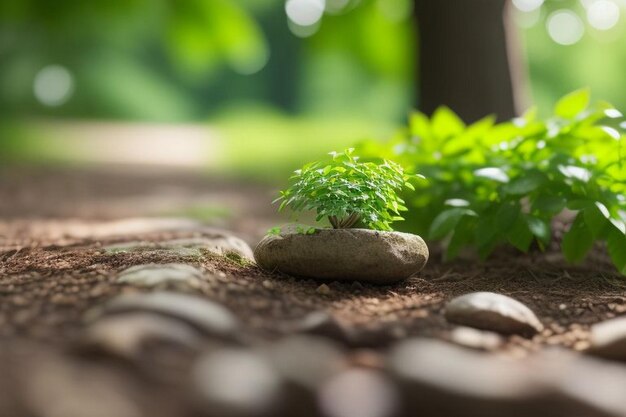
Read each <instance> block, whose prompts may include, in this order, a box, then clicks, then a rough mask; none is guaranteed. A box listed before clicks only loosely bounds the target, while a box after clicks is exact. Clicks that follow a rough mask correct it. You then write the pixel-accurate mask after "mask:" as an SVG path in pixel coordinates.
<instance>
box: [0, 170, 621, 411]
mask: <svg viewBox="0 0 626 417" xmlns="http://www.w3.org/2000/svg"><path fill="white" fill-rule="evenodd" d="M12 172H13V173H12V174H11V176H8V177H7V176H6V175H5V176H4V177H2V176H0V178H3V179H2V180H1V181H0V202H2V203H1V204H0V212H2V214H3V217H4V218H5V219H6V220H5V221H3V222H0V341H2V342H3V343H0V346H1V345H3V346H4V348H3V350H7V351H10V352H13V353H10V354H11V355H13V356H11V358H12V360H17V361H18V362H19V361H20V360H21V361H23V363H27V362H28V361H30V360H31V359H29V358H33V357H38V355H45V353H44V352H50V351H56V350H67V349H68V348H71V347H72V346H74V345H75V343H76V342H77V341H78V340H79V338H80V335H81V331H82V329H83V327H84V321H83V320H84V314H85V312H86V311H88V310H89V309H90V308H93V307H94V306H96V305H98V304H100V303H102V302H103V301H105V300H107V299H109V298H110V297H112V296H114V295H116V294H120V293H124V292H132V291H140V290H139V289H136V288H132V287H130V286H128V285H122V284H118V283H116V282H115V276H116V273H117V272H118V271H120V270H121V269H124V268H127V267H129V266H131V265H136V264H143V263H151V262H154V263H167V262H183V263H188V264H191V265H195V266H199V267H201V268H202V269H203V270H204V271H205V272H206V273H207V274H213V275H214V276H215V277H216V282H217V283H218V284H217V285H207V286H204V287H202V288H200V289H198V290H194V292H196V293H199V294H201V295H202V296H204V297H207V298H209V299H212V300H216V301H218V302H219V303H222V304H224V305H225V306H227V307H229V308H230V309H231V310H232V311H233V312H234V313H235V314H237V315H238V316H239V318H240V319H241V320H242V321H243V322H244V324H245V326H246V328H247V330H248V333H249V334H250V335H252V336H253V337H259V338H261V339H268V338H269V339H271V338H275V337H277V336H279V335H281V334H284V333H287V332H289V331H290V330H289V329H291V328H293V323H295V322H297V321H298V319H300V318H301V317H303V316H305V315H306V313H308V312H312V311H319V310H322V311H327V312H329V313H331V314H332V315H333V316H334V317H335V318H336V319H337V320H338V321H339V322H340V323H341V324H343V325H345V326H346V328H349V329H352V330H353V331H354V337H353V338H352V339H351V340H350V341H348V343H349V344H350V345H351V348H356V347H360V348H362V347H374V348H376V349H378V348H381V349H382V348H384V347H386V346H388V345H389V344H390V343H391V342H393V341H394V340H397V339H400V338H405V337H407V336H413V335H423V336H433V337H440V338H445V337H446V336H447V332H448V330H449V329H450V328H451V326H450V325H449V324H448V323H446V321H445V320H444V318H443V315H442V310H443V307H444V304H445V302H446V301H447V300H449V299H450V298H452V297H454V296H457V295H460V294H463V293H467V292H471V291H494V292H499V293H503V294H506V295H510V296H512V297H514V298H516V299H518V300H520V301H522V302H523V303H525V304H527V305H528V306H529V307H530V308H531V309H532V310H533V311H534V312H535V313H536V314H537V316H538V317H539V319H540V320H541V321H542V322H543V323H544V324H545V325H546V329H545V330H544V331H543V332H542V333H541V334H539V335H536V336H534V337H533V338H531V339H526V338H522V337H518V336H511V337H508V338H507V339H506V343H505V345H504V346H503V347H502V348H501V352H502V353H504V354H507V355H513V356H524V355H526V354H527V353H528V352H530V351H535V350H539V349H542V348H543V347H546V346H553V345H558V346H564V347H566V348H570V349H574V350H584V349H586V348H587V347H588V329H589V326H590V325H591V324H593V323H596V322H599V321H602V320H605V319H608V318H611V317H614V316H616V315H619V314H621V313H624V312H626V281H624V280H623V279H622V277H621V276H619V275H618V274H617V273H616V272H615V271H614V270H613V268H612V267H611V264H610V262H609V261H608V260H607V259H606V258H605V257H603V256H602V255H600V254H597V255H594V256H592V257H591V259H589V260H588V261H587V262H586V263H585V264H583V265H580V266H575V267H572V266H567V265H566V264H565V263H564V262H563V261H562V259H561V258H560V256H559V255H558V254H554V253H549V254H539V253H537V254H531V255H525V256H522V255H518V254H512V253H500V254H499V255H497V256H495V257H493V258H492V259H490V260H489V261H488V262H485V263H481V262H478V261H472V260H465V261H463V260H461V261H457V262H454V263H441V262H439V260H438V258H439V256H438V255H437V250H436V248H431V249H433V252H434V253H433V254H432V256H431V261H430V262H429V264H428V265H427V267H426V268H425V269H424V271H423V272H422V273H420V274H419V276H417V277H414V278H411V279H409V280H407V281H406V282H402V283H399V284H396V285H391V286H373V285H367V284H357V283H338V282H331V283H328V286H329V287H330V293H328V294H326V295H324V294H321V293H320V292H318V291H317V288H318V287H319V285H320V282H316V281H313V280H302V279H296V278H292V277H287V276H282V275H279V274H268V273H265V272H263V271H261V270H259V269H258V268H257V267H256V266H254V265H253V264H241V263H240V262H238V261H236V260H230V259H227V258H223V257H218V256H215V255H211V254H207V255H206V256H203V257H200V258H198V257H179V256H175V255H171V254H164V253H161V252H156V251H146V252H138V253H116V254H110V253H105V251H104V250H103V249H102V247H103V246H106V245H109V244H113V243H119V242H124V241H127V242H130V241H137V240H154V241H159V240H167V239H172V238H179V237H189V236H202V234H203V233H204V232H203V231H202V230H199V231H193V230H191V231H190V230H179V231H176V230H172V231H167V232H158V233H157V232H151V233H133V234H127V235H126V234H116V235H113V236H99V237H97V238H91V237H89V230H90V229H89V228H90V227H96V226H97V225H98V224H99V223H98V222H99V221H100V220H104V219H107V218H115V217H120V216H136V215H141V214H142V210H144V208H145V207H149V206H150V202H151V201H154V195H155V193H158V190H159V189H161V187H162V186H163V184H165V183H168V184H169V187H170V188H174V189H176V190H177V192H176V194H177V195H179V200H178V201H177V204H181V205H182V204H185V203H190V202H191V203H193V204H196V203H197V202H198V201H199V200H198V193H199V192H203V193H205V194H206V195H209V194H211V193H213V195H214V196H219V195H227V196H230V197H229V198H226V200H227V203H228V202H230V203H231V204H232V202H236V204H237V210H238V211H237V212H235V213H234V215H233V216H232V217H231V218H230V219H228V220H227V221H226V224H224V223H220V224H219V225H220V226H224V227H228V228H230V229H232V230H235V231H236V232H239V233H240V234H241V235H243V236H244V237H245V238H246V239H247V240H248V241H254V240H255V239H258V238H259V237H260V235H261V233H262V231H263V230H266V228H267V227H266V226H267V224H271V223H272V222H276V221H277V219H275V218H273V217H272V216H271V214H269V211H268V209H267V207H266V205H267V202H269V201H270V198H271V194H272V193H271V191H270V190H268V189H266V188H264V187H252V186H250V185H243V186H242V185H240V184H236V183H228V186H225V185H223V184H219V183H218V182H215V181H208V182H206V183H205V182H203V181H202V179H201V178H196V177H194V178H190V177H187V176H184V175H180V176H166V177H161V176H155V177H149V178H148V179H147V178H145V177H141V178H137V177H133V176H132V175H129V174H126V176H125V177H123V176H122V175H121V174H112V175H111V174H106V173H102V172H100V173H97V172H92V171H90V172H81V174H80V175H77V174H72V175H70V173H69V172H67V171H61V172H59V173H55V172H54V171H52V172H45V173H42V172H41V171H29V170H20V171H12ZM16 172H19V173H20V175H17V174H16ZM7 178H8V179H7ZM70 178H71V180H69V179H70ZM122 178H124V181H122V180H121V179H122ZM41 181H43V184H45V185H42V182H41ZM72 181H74V182H75V183H77V184H79V185H75V186H72V185H71V184H72ZM157 183H158V184H160V185H159V187H156V186H155V185H154V184H157ZM90 184H93V187H91V186H90ZM216 184H218V185H216ZM44 188H45V189H47V190H48V192H47V193H44V192H43V191H42V190H43V189H44ZM50 189H52V190H56V191H58V192H53V191H52V190H50ZM85 190H89V191H88V192H85ZM220 193H221V194H220ZM265 196H270V197H269V198H266V197H265ZM131 197H132V199H133V202H134V203H133V204H126V205H122V204H118V206H116V207H117V208H116V209H115V213H114V214H111V215H109V216H103V215H102V214H103V213H105V214H106V207H107V202H108V201H109V198H110V199H111V200H116V201H118V202H119V201H120V199H129V198H131ZM215 198H217V197H215ZM229 199H230V200H229ZM94 201H96V202H97V203H95V202H94ZM121 206H123V208H122V209H120V208H119V207H121ZM242 207H243V209H242ZM257 207H262V209H260V210H258V212H259V216H260V220H259V221H258V223H254V222H252V221H251V220H250V219H251V218H253V216H254V215H253V214H252V213H254V212H256V208H257ZM94 208H96V209H95V210H93V209H94ZM51 216H54V217H55V218H54V219H52V218H51ZM81 222H82V223H81ZM242 224H243V226H242ZM77 225H81V226H80V233H78V234H74V235H73V234H72V231H73V230H75V229H77V227H78V226H77ZM24 341H26V342H28V345H29V346H30V347H29V348H24V349H23V348H19V349H17V352H16V351H15V347H14V346H15V343H18V342H19V343H23V342H24ZM40 342H42V343H40ZM344 342H345V341H344ZM36 346H45V349H39V348H37V347H36ZM28 352H30V353H28ZM5 353H6V352H5ZM7 354H9V353H7ZM20 358H21V359H20ZM20 366H21V365H20ZM20 366H18V367H17V368H18V369H19V368H20ZM107 369H109V368H107ZM112 369H113V368H112ZM13 371H14V372H16V371H15V369H14V370H13ZM107 372H110V371H107ZM124 372H131V373H132V370H131V371H129V370H128V369H126V370H125V371H124ZM18 373H19V372H18ZM115 375H117V374H115ZM115 375H114V376H111V377H112V378H113V377H114V378H118V377H119V375H117V376H115ZM168 375H170V376H169V378H170V379H175V375H176V373H170V374H168ZM172 375H174V376H172ZM0 378H1V377H0ZM107 378H108V376H107ZM3 382H4V383H6V382H7V381H6V380H4V381H3ZM135 382H136V381H135ZM135 382H127V383H128V384H131V383H135ZM173 383H174V382H172V381H169V382H168V384H173ZM151 389H153V391H150V392H151V393H154V392H155V391H154V390H158V389H161V388H158V387H157V388H155V387H153V388H151ZM0 390H2V387H1V386H0ZM142 392H143V391H142ZM144 394H145V393H144ZM1 403H2V401H0V404H1ZM1 411H2V410H1V407H0V414H2V413H1ZM161 411H163V410H161ZM16 415H17V414H16ZM164 415H166V414H164Z"/></svg>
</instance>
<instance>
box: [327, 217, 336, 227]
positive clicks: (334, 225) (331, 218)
mask: <svg viewBox="0 0 626 417" xmlns="http://www.w3.org/2000/svg"><path fill="white" fill-rule="evenodd" d="M328 221H329V222H330V224H331V225H332V226H333V229H339V222H338V221H337V216H328Z"/></svg>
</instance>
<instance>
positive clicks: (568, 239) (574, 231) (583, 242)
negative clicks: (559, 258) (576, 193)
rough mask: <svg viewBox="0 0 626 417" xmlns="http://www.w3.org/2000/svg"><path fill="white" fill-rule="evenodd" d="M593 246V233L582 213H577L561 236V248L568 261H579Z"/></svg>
mask: <svg viewBox="0 0 626 417" xmlns="http://www.w3.org/2000/svg"><path fill="white" fill-rule="evenodd" d="M592 246H593V234H592V233H591V230H589V227H588V226H587V223H585V217H584V215H583V213H578V215H577V216H576V219H575V220H574V223H573V224H572V226H571V228H570V230H569V231H568V232H567V233H565V235H564V236H563V242H562V243H561V250H562V251H563V254H564V255H565V259H567V260H568V261H569V262H580V261H582V260H583V259H584V258H585V255H587V252H589V250H590V249H591V247H592Z"/></svg>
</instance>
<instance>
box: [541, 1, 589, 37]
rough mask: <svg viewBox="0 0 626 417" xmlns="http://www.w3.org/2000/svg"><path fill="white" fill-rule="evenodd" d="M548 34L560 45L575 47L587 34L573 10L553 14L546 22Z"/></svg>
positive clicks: (558, 11)
mask: <svg viewBox="0 0 626 417" xmlns="http://www.w3.org/2000/svg"><path fill="white" fill-rule="evenodd" d="M546 26H547V29H548V34H549V35H550V38H552V40H553V41H554V42H556V43H558V44H560V45H573V44H575V43H577V42H578V41H580V40H581V39H582V37H583V35H584V33H585V26H584V25H583V21H582V19H581V18H580V17H578V15H577V14H576V13H574V12H573V11H571V10H566V9H561V10H557V11H555V12H553V13H552V14H551V15H550V16H549V17H548V20H547V22H546Z"/></svg>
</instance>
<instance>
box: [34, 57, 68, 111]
mask: <svg viewBox="0 0 626 417" xmlns="http://www.w3.org/2000/svg"><path fill="white" fill-rule="evenodd" d="M33 92H34V93H35V98H36V99H37V101H39V102H40V103H41V104H43V105H45V106H50V107H55V106H60V105H62V104H63V103H65V102H66V101H67V100H68V99H69V98H70V96H71V95H72V93H73V92H74V77H72V74H71V73H70V72H69V71H68V70H67V68H65V67H63V66H61V65H48V66H46V67H44V68H42V69H41V70H40V71H39V72H38V73H37V75H35V81H34V83H33Z"/></svg>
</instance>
